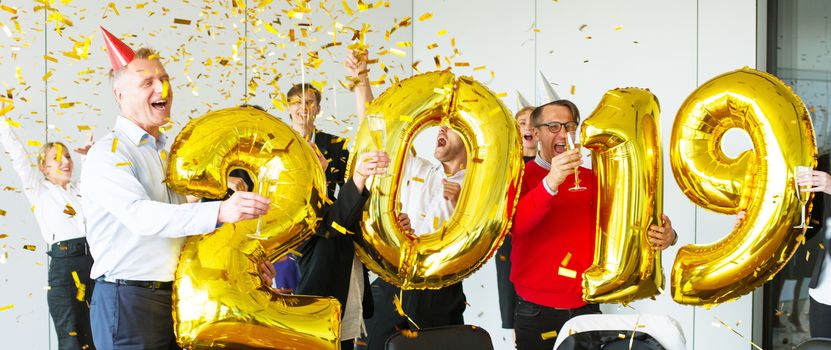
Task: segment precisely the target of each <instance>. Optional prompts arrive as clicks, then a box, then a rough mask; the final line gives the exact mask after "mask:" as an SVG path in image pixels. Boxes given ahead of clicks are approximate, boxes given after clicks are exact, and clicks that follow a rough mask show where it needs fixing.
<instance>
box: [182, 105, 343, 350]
mask: <svg viewBox="0 0 831 350" xmlns="http://www.w3.org/2000/svg"><path fill="white" fill-rule="evenodd" d="M236 168H239V169H245V170H247V171H249V172H250V173H252V174H257V175H261V176H259V180H258V183H257V184H256V185H255V186H256V187H259V188H261V189H263V191H261V194H263V195H265V196H267V197H269V198H270V199H271V208H270V210H269V212H268V214H266V215H264V216H263V217H262V218H261V220H258V219H255V220H246V221H241V222H238V223H236V224H225V225H222V226H221V227H219V228H217V230H216V231H214V232H213V233H211V234H207V235H201V236H192V237H188V239H187V241H186V243H185V246H184V248H183V250H182V255H181V257H180V259H179V265H178V267H177V270H176V280H175V285H174V291H173V301H174V309H173V316H174V321H175V331H176V337H177V340H178V342H179V344H180V345H181V346H183V347H185V348H194V349H199V348H212V347H227V348H240V347H244V348H292V349H336V348H338V347H339V339H338V338H339V332H340V305H339V303H338V302H337V300H336V299H334V298H323V297H312V296H291V295H283V294H277V293H275V292H274V291H273V290H272V289H271V288H270V286H267V285H264V284H263V281H262V280H261V278H260V274H259V269H258V266H259V264H260V263H262V262H267V261H273V260H275V259H276V258H277V257H278V256H280V255H282V254H284V253H285V252H287V251H288V250H289V249H292V248H294V247H296V246H297V245H298V244H300V243H301V242H302V241H303V240H304V239H305V238H307V237H308V236H309V235H310V234H312V233H313V231H314V229H315V227H316V226H317V223H318V221H319V213H320V208H321V207H322V205H323V204H324V201H325V196H326V194H325V193H326V191H325V185H324V184H325V180H324V177H323V170H322V169H321V167H320V165H319V163H318V160H317V157H316V156H315V153H314V151H313V150H312V149H311V147H310V146H309V145H308V144H307V143H306V142H305V141H304V140H303V139H302V138H301V137H300V136H299V135H298V134H297V133H295V132H294V131H293V130H292V129H291V128H290V127H289V126H287V125H286V124H284V123H283V122H281V121H280V120H278V119H277V118H275V117H273V116H271V115H268V114H266V113H264V112H261V111H259V110H257V109H254V108H229V109H223V110H219V111H215V112H211V113H208V114H206V115H204V116H201V117H199V118H196V119H193V120H191V121H190V122H189V123H188V124H187V125H186V126H185V128H184V129H183V130H182V132H181V133H179V135H178V137H176V140H175V142H174V143H173V146H172V149H171V152H170V156H169V160H168V174H167V180H166V181H167V184H168V186H170V187H171V188H172V189H174V190H176V191H178V192H182V193H187V194H192V195H195V196H198V197H209V198H218V197H222V196H223V195H224V194H225V191H226V186H225V184H226V183H227V174H228V173H229V172H230V171H231V170H232V169H236ZM258 227H259V231H258V230H257V228H258Z"/></svg>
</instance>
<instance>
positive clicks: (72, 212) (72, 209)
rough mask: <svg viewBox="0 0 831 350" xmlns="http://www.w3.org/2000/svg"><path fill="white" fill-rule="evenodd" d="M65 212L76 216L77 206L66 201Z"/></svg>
mask: <svg viewBox="0 0 831 350" xmlns="http://www.w3.org/2000/svg"><path fill="white" fill-rule="evenodd" d="M63 213H64V214H66V215H69V216H75V214H77V212H75V208H73V207H72V206H71V205H70V204H69V203H66V208H65V209H64V210H63Z"/></svg>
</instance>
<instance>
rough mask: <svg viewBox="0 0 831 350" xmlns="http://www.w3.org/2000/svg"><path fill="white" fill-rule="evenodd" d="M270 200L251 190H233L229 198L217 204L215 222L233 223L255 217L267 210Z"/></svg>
mask: <svg viewBox="0 0 831 350" xmlns="http://www.w3.org/2000/svg"><path fill="white" fill-rule="evenodd" d="M269 204H271V201H270V200H269V199H268V198H266V197H263V196H261V195H258V194H256V193H253V192H242V191H240V192H234V194H233V195H231V198H228V199H226V200H224V201H222V204H220V205H219V215H218V217H217V222H218V223H220V224H225V223H234V222H238V221H242V220H249V219H256V218H258V217H260V216H261V215H265V213H267V212H268V207H269Z"/></svg>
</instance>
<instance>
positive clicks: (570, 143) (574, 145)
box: [566, 130, 587, 192]
mask: <svg viewBox="0 0 831 350" xmlns="http://www.w3.org/2000/svg"><path fill="white" fill-rule="evenodd" d="M566 148H568V149H569V150H572V149H576V150H577V151H578V152H579V151H580V133H579V132H578V131H577V130H575V131H567V132H566ZM580 156H581V157H582V154H580ZM568 190H569V191H571V192H580V191H585V190H587V188H586V187H585V186H580V167H579V166H578V167H576V168H574V187H572V188H569V189H568Z"/></svg>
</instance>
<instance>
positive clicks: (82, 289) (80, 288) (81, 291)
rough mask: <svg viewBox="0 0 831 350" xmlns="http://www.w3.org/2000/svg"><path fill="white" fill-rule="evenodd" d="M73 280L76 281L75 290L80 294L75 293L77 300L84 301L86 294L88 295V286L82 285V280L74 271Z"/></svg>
mask: <svg viewBox="0 0 831 350" xmlns="http://www.w3.org/2000/svg"><path fill="white" fill-rule="evenodd" d="M72 279H73V280H74V281H75V288H77V289H78V292H77V293H75V299H78V301H84V294H86V290H87V286H86V285H84V284H83V283H81V279H80V278H78V272H75V271H72Z"/></svg>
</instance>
